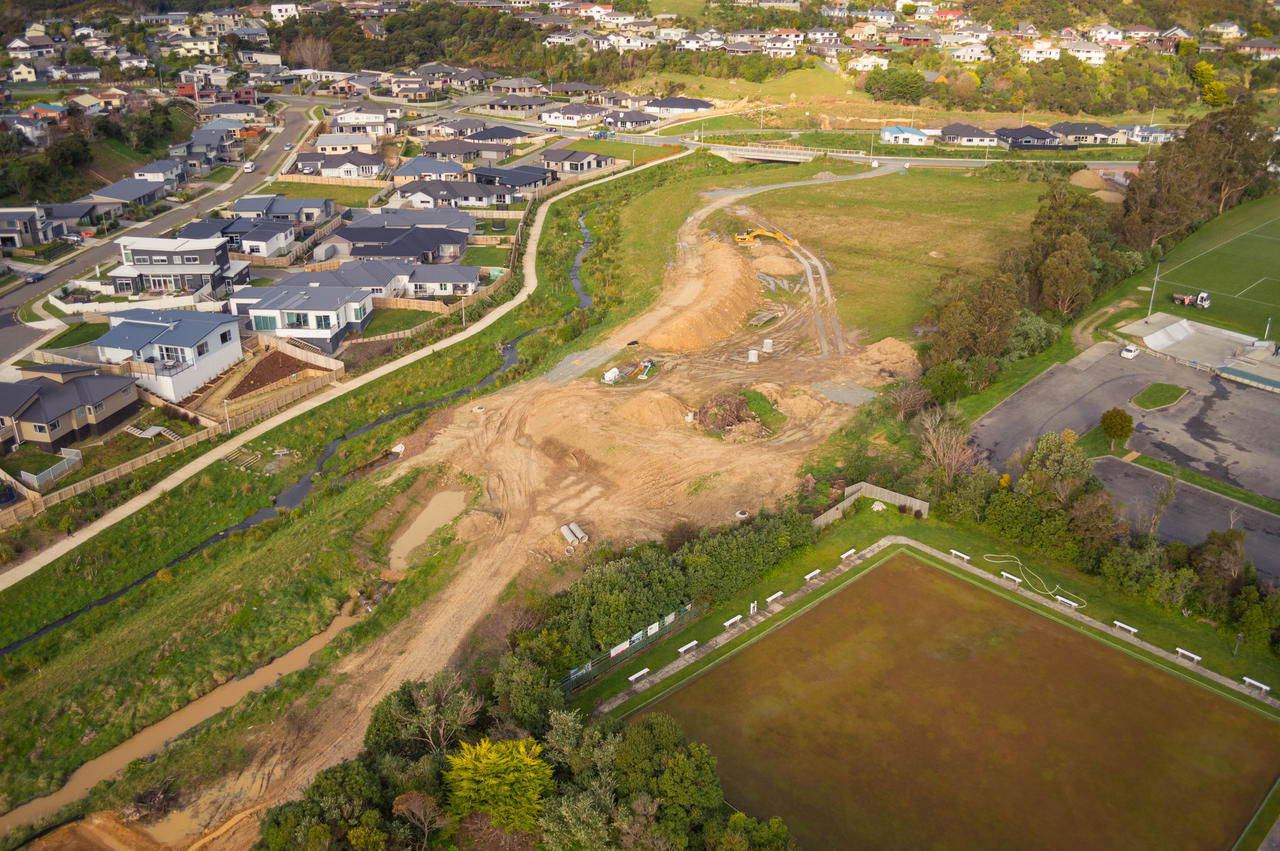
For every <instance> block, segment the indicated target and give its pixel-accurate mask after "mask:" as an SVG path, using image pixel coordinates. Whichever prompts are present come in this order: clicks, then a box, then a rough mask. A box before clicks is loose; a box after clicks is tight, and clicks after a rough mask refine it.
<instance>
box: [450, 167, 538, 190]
mask: <svg viewBox="0 0 1280 851" xmlns="http://www.w3.org/2000/svg"><path fill="white" fill-rule="evenodd" d="M467 177H469V178H470V179H471V181H472V182H473V183H479V184H482V185H485V186H502V187H506V188H508V189H514V190H517V191H518V192H521V193H524V192H530V191H532V190H535V189H538V188H540V187H543V186H549V185H550V184H552V183H554V182H555V181H556V173H555V172H554V171H552V170H551V169H549V168H538V167H537V166H532V165H517V166H510V167H508V168H497V167H492V166H476V167H475V168H473V169H471V170H470V171H468V172H467Z"/></svg>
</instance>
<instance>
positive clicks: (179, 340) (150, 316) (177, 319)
mask: <svg viewBox="0 0 1280 851" xmlns="http://www.w3.org/2000/svg"><path fill="white" fill-rule="evenodd" d="M117 320H119V321H118V322H117ZM110 321H111V330H109V331H107V333H105V334H103V335H102V336H101V337H99V338H98V339H97V341H95V343H94V345H96V346H97V347H98V348H103V349H129V350H131V351H135V352H136V351H140V350H141V349H142V348H143V347H144V346H146V345H147V344H148V343H154V344H156V345H164V346H179V347H182V348H191V347H193V346H195V344H196V343H198V342H200V341H201V340H203V339H204V338H205V337H206V336H208V334H209V332H210V331H212V330H213V329H215V328H217V327H218V326H220V325H225V324H227V323H231V324H233V325H234V324H235V323H236V318H235V317H234V316H228V315H227V314H225V313H199V312H197V311H194V310H147V309H145V308H135V309H133V310H122V311H120V312H119V313H113V314H111V318H110Z"/></svg>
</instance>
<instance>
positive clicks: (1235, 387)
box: [973, 343, 1280, 499]
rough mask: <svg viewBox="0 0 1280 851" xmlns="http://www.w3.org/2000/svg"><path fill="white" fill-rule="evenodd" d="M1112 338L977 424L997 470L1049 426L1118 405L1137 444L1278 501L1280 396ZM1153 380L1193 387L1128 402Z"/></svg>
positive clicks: (1093, 416) (1086, 424) (1085, 422)
mask: <svg viewBox="0 0 1280 851" xmlns="http://www.w3.org/2000/svg"><path fill="white" fill-rule="evenodd" d="M1118 350H1119V346H1118V345H1116V344H1115V343H1098V344H1096V345H1094V346H1092V347H1091V348H1089V349H1088V350H1087V351H1085V352H1083V353H1082V354H1080V355H1078V356H1077V357H1076V358H1075V359H1074V360H1072V361H1070V362H1069V363H1065V364H1058V365H1057V366H1054V367H1053V368H1052V369H1050V370H1048V371H1046V372H1045V373H1044V374H1043V375H1041V376H1040V377H1039V378H1037V379H1036V380H1035V381H1033V382H1031V383H1030V384H1028V385H1027V386H1026V387H1024V388H1023V389H1022V390H1020V391H1018V392H1017V393H1015V394H1014V395H1013V396H1010V397H1009V398H1008V399H1007V400H1005V402H1004V403H1003V404H1001V405H1000V406H998V407H997V408H996V409H995V410H993V411H991V412H990V413H988V414H987V415H986V416H985V417H983V418H982V419H981V420H979V421H978V422H977V423H976V424H975V425H974V429H973V434H974V438H975V440H976V441H977V443H978V445H979V446H980V447H981V448H982V449H984V450H986V451H987V453H988V458H989V461H990V463H991V465H992V466H993V467H995V468H996V469H997V470H1001V469H1003V468H1004V465H1005V463H1006V462H1007V461H1008V460H1009V458H1010V456H1012V455H1013V454H1014V453H1015V452H1017V451H1018V450H1019V449H1022V448H1023V447H1026V446H1029V445H1030V444H1031V443H1032V442H1033V441H1034V440H1035V439H1036V438H1037V437H1038V436H1040V435H1041V434H1044V433H1045V432H1049V431H1061V430H1062V429H1064V428H1069V429H1072V430H1074V431H1075V432H1077V433H1078V434H1084V433H1085V432H1086V431H1088V430H1089V429H1091V428H1093V427H1094V426H1096V425H1097V424H1098V421H1099V418H1100V417H1101V416H1102V412H1103V411H1106V410H1109V409H1110V408H1114V407H1119V408H1123V409H1124V410H1126V411H1128V412H1129V413H1130V414H1131V415H1132V416H1133V420H1134V426H1135V432H1134V436H1133V437H1132V438H1131V439H1130V441H1129V446H1130V448H1132V449H1135V450H1137V451H1138V452H1141V453H1142V454H1143V455H1149V456H1151V457H1152V458H1159V459H1162V460H1165V461H1170V462H1172V463H1174V464H1177V465H1178V466H1180V467H1185V468H1187V469H1190V470H1195V471H1197V472H1200V473H1204V474H1205V475H1208V476H1212V477H1213V478H1215V479H1217V480H1219V481H1222V482H1228V483H1230V484H1233V485H1236V486H1238V487H1241V488H1244V489H1245V490H1248V491H1250V492H1252V493H1257V494H1262V495H1264V496H1268V497H1271V498H1272V499H1276V498H1280V432H1277V430H1276V429H1275V428H1274V421H1275V417H1276V413H1277V411H1280V397H1278V396H1276V394H1273V393H1268V392H1266V391H1264V390H1257V389H1255V388H1252V387H1246V386H1244V385H1241V384H1236V383H1235V382H1232V381H1227V380H1224V379H1222V378H1220V377H1218V376H1213V375H1209V374H1208V373H1205V372H1200V371H1197V370H1195V369H1192V368H1190V367H1185V366H1179V365H1177V364H1175V363H1171V362H1169V361H1166V360H1164V359H1161V358H1155V357H1151V356H1148V355H1145V354H1142V355H1139V356H1138V357H1137V358H1135V359H1133V360H1125V359H1124V358H1122V357H1120V356H1119V354H1118ZM1154 382H1164V383H1167V384H1176V385H1177V386H1179V387H1185V388H1187V393H1186V394H1185V395H1184V396H1183V397H1182V398H1181V399H1179V400H1178V401H1177V402H1176V403H1174V404H1173V405H1171V406H1169V407H1167V408H1162V409H1160V410H1156V411H1144V410H1142V409H1141V408H1138V407H1137V406H1135V405H1133V404H1131V403H1130V400H1131V399H1132V398H1133V397H1134V396H1135V395H1137V394H1138V393H1139V392H1140V391H1141V390H1142V389H1143V388H1145V387H1147V386H1148V385H1149V384H1152V383H1154Z"/></svg>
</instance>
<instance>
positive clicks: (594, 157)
mask: <svg viewBox="0 0 1280 851" xmlns="http://www.w3.org/2000/svg"><path fill="white" fill-rule="evenodd" d="M540 160H541V163H542V167H543V168H547V169H550V170H551V171H556V172H560V173H562V174H581V173H583V172H589V171H597V170H599V169H602V168H608V167H609V166H611V165H613V157H611V156H608V155H607V154H596V153H592V152H591V151H571V150H569V149H567V148H553V149H552V150H549V151H543V152H542V155H541V158H540Z"/></svg>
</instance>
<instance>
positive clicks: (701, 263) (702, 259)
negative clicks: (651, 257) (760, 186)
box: [641, 239, 760, 352]
mask: <svg viewBox="0 0 1280 851" xmlns="http://www.w3.org/2000/svg"><path fill="white" fill-rule="evenodd" d="M667 274H668V276H669V277H673V278H674V279H675V287H676V288H677V290H676V292H674V293H673V295H672V298H671V299H670V302H669V307H670V308H671V310H670V313H669V316H670V319H669V320H667V321H665V322H662V323H661V324H658V325H657V326H656V327H655V329H654V330H653V331H652V332H651V333H649V334H646V335H645V336H644V337H643V338H641V339H642V340H643V342H644V343H645V344H647V345H648V346H649V347H650V348H653V349H656V350H657V351H660V352H687V351H692V350H694V349H700V348H702V347H704V346H710V345H714V344H716V343H719V342H722V341H723V340H726V339H728V338H729V337H731V336H732V335H733V334H734V333H735V332H737V331H738V329H739V328H741V327H742V323H743V322H745V321H746V319H747V317H748V316H750V315H751V312H752V311H753V310H755V308H756V306H757V305H758V304H759V302H760V279H759V278H757V277H756V275H755V271H754V270H753V269H752V268H751V264H750V263H749V262H748V261H747V258H746V257H744V256H743V255H742V254H741V253H740V252H739V251H737V250H735V249H734V248H731V247H730V246H728V245H724V244H723V243H719V242H712V241H711V240H706V239H704V240H702V241H701V242H700V243H699V244H698V246H697V248H696V249H695V250H694V251H692V252H690V257H689V259H688V260H687V261H686V262H684V263H681V264H680V265H679V266H677V267H675V268H674V269H672V270H671V271H670V272H668V273H667Z"/></svg>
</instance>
